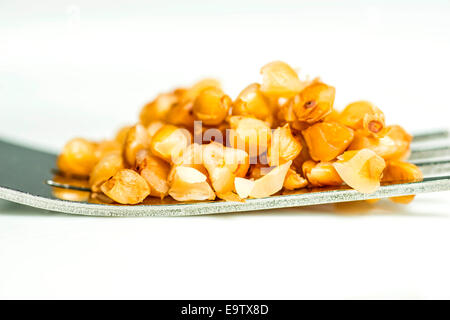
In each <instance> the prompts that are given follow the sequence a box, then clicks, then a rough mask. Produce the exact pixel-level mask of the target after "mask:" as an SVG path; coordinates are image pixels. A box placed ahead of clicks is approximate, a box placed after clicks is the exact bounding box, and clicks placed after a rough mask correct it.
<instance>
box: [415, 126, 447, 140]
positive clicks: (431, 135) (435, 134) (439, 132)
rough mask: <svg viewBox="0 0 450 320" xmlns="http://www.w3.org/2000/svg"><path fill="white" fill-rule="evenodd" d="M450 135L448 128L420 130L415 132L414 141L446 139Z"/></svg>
mask: <svg viewBox="0 0 450 320" xmlns="http://www.w3.org/2000/svg"><path fill="white" fill-rule="evenodd" d="M448 137H449V131H448V130H447V129H444V128H441V129H433V130H427V131H422V132H420V131H418V132H415V133H414V134H413V141H412V142H413V143H416V142H428V141H430V140H436V139H445V138H448Z"/></svg>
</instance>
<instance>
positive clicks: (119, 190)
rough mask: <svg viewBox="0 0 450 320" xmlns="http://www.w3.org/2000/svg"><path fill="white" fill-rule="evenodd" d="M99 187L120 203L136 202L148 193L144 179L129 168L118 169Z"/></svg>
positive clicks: (140, 200) (148, 188) (148, 189)
mask: <svg viewBox="0 0 450 320" xmlns="http://www.w3.org/2000/svg"><path fill="white" fill-rule="evenodd" d="M100 189H101V190H102V192H103V193H104V194H106V195H107V196H108V197H109V198H111V199H112V200H114V201H116V202H118V203H121V204H137V203H139V202H142V201H143V200H144V199H145V198H146V197H147V196H148V195H149V194H150V187H149V186H148V184H147V182H146V181H145V179H144V178H142V177H141V176H140V175H139V173H137V172H136V171H133V170H129V169H122V170H120V171H118V172H117V173H116V174H115V175H114V176H113V177H112V178H111V179H109V180H108V181H106V182H105V183H103V184H102V186H101V188H100Z"/></svg>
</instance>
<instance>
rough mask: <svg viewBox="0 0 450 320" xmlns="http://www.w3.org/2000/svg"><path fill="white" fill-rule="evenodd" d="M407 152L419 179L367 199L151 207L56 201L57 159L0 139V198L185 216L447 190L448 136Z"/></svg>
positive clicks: (422, 140)
mask: <svg viewBox="0 0 450 320" xmlns="http://www.w3.org/2000/svg"><path fill="white" fill-rule="evenodd" d="M411 150H412V152H411V157H410V160H409V161H411V162H413V163H415V164H416V165H418V166H419V167H420V168H421V170H422V172H423V173H424V180H423V181H421V182H413V183H402V184H393V185H384V186H381V187H380V188H379V189H378V190H377V191H376V192H374V193H371V194H363V193H360V192H358V191H355V190H352V189H349V188H345V187H343V188H338V189H334V190H330V188H321V189H320V188H316V189H301V190H299V191H298V192H296V193H291V194H283V195H275V196H271V197H268V198H262V199H249V200H246V201H245V202H225V201H208V202H191V203H170V204H164V203H162V204H161V203H157V201H155V203H154V204H152V205H135V206H128V205H109V204H97V203H89V202H73V201H65V200H60V199H57V198H56V197H55V196H54V195H53V193H52V188H51V187H50V186H49V185H47V184H46V182H48V184H50V185H52V186H53V187H60V188H74V187H72V186H66V185H63V184H59V183H57V182H55V181H53V180H52V176H53V174H52V170H53V168H54V166H55V161H56V156H55V155H54V154H51V153H47V152H44V151H39V150H33V149H31V148H26V147H22V146H18V145H16V144H12V143H9V142H6V141H2V140H0V199H5V200H9V201H12V202H16V203H20V204H24V205H28V206H32V207H36V208H41V209H46V210H51V211H58V212H65V213H70V214H80V215H90V216H189V215H203V214H216V213H228V212H243V211H255V210H267V209H276V208H287V207H298V206H309V205H316V204H326V203H336V202H347V201H357V200H366V199H377V198H387V197H395V196H405V195H412V194H419V193H427V192H437V191H447V190H450V140H449V132H448V131H447V130H433V131H427V132H422V133H416V134H415V135H414V139H413V143H412V146H411ZM75 189H76V187H75ZM78 189H79V190H86V189H83V188H78Z"/></svg>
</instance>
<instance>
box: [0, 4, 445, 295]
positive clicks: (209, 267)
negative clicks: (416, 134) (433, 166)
mask: <svg viewBox="0 0 450 320" xmlns="http://www.w3.org/2000/svg"><path fill="white" fill-rule="evenodd" d="M449 40H450V3H449V2H448V1H444V0H443V1H339V2H338V1H311V2H306V1H276V2H275V1H262V0H259V1H243V0H241V1H230V0H229V1H226V2H223V3H222V2H216V1H181V0H180V1H151V2H149V1H76V0H74V1H56V0H55V1H38V2H36V1H5V0H1V1H0V111H1V113H0V117H1V118H0V137H2V138H6V139H9V140H14V141H20V142H21V143H24V144H28V145H34V146H38V147H41V148H44V149H48V150H53V151H57V150H59V149H60V148H61V147H62V146H63V144H64V142H65V141H67V140H68V139H69V138H71V137H73V136H84V137H87V138H91V139H101V138H104V137H108V136H111V135H112V134H113V132H114V131H115V130H116V129H117V128H118V127H119V126H121V125H123V124H127V123H132V122H133V121H135V120H136V118H137V114H138V112H139V109H140V108H141V106H142V105H143V104H144V103H145V102H146V101H148V100H149V99H151V98H152V97H153V96H154V95H155V94H156V93H158V92H160V91H164V90H169V89H171V88H173V87H175V86H180V85H186V84H190V83H192V82H193V81H195V80H197V79H199V78H201V77H204V76H214V77H218V78H219V79H221V80H222V82H223V84H224V87H225V89H226V91H227V92H229V94H230V95H231V96H233V97H234V96H236V94H237V93H238V92H239V90H240V89H242V88H243V87H244V86H246V85H247V84H248V83H250V82H254V81H259V80H260V78H259V68H260V67H261V66H262V65H264V64H265V63H267V62H269V61H271V60H284V61H286V62H288V63H290V64H292V65H293V66H295V67H299V68H300V74H301V75H302V76H304V75H306V74H309V75H311V76H317V75H320V76H321V77H322V79H323V80H324V81H325V82H327V83H330V84H332V85H334V86H335V87H336V88H337V96H336V106H337V107H343V106H345V104H346V103H348V102H351V101H353V100H357V99H368V100H371V101H373V102H374V103H376V104H377V105H378V106H379V107H380V108H382V109H383V110H384V111H385V114H386V115H387V120H388V122H389V123H400V124H402V125H404V126H405V127H406V128H407V129H408V130H419V129H420V130H423V129H429V128H433V127H448V126H449V125H448V119H449V115H450V112H449V106H448V91H449V89H448V87H449V80H448V74H450V64H449V62H448V57H449V56H450V41H449ZM449 197H450V193H448V192H447V193H440V194H430V195H421V196H418V197H417V199H416V200H415V201H414V202H413V203H412V204H411V205H409V206H400V205H394V204H391V203H390V202H388V201H386V202H382V203H379V204H377V205H374V206H370V205H367V204H361V205H357V206H352V207H350V206H349V205H339V206H317V207H308V208H298V209H285V210H273V211H269V212H264V213H262V212H259V213H248V214H229V215H220V216H208V217H192V218H134V219H123V218H88V217H76V216H68V215H63V214H56V213H50V212H46V211H41V210H36V209H32V208H27V207H24V206H19V205H15V204H12V203H8V202H5V201H0V298H450V274H449V270H450V257H449V255H448V252H449V245H450V232H449V230H450V228H449V227H450V220H449V217H450V210H449V208H450V200H449Z"/></svg>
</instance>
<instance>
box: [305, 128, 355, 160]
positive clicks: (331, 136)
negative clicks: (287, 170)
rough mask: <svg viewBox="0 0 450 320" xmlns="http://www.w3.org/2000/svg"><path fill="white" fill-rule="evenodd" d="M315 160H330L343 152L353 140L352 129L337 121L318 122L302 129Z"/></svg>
mask: <svg viewBox="0 0 450 320" xmlns="http://www.w3.org/2000/svg"><path fill="white" fill-rule="evenodd" d="M302 134H303V138H305V141H306V144H307V145H308V149H309V152H310V155H311V158H312V159H313V160H316V161H331V160H333V159H335V158H336V157H337V156H338V155H340V154H341V153H342V152H344V151H345V150H346V149H347V147H348V146H349V145H350V143H351V142H352V140H353V135H354V134H353V130H352V129H350V128H347V127H346V126H344V125H342V124H339V123H337V122H319V123H316V124H314V125H312V126H311V127H309V128H308V129H306V130H303V131H302Z"/></svg>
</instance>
